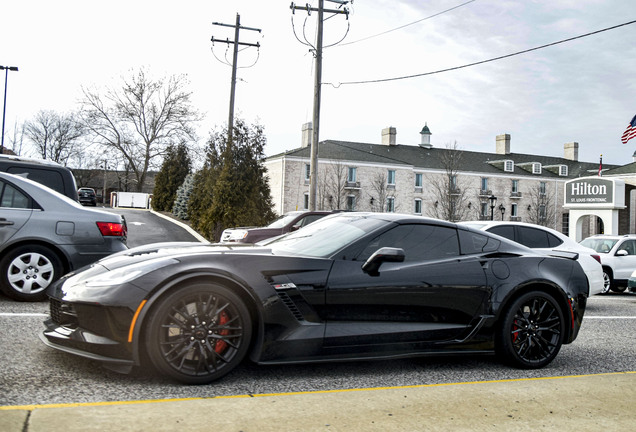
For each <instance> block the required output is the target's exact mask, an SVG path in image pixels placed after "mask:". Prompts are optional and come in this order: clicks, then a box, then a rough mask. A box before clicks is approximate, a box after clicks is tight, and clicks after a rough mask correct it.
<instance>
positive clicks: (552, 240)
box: [546, 233, 563, 247]
mask: <svg viewBox="0 0 636 432" xmlns="http://www.w3.org/2000/svg"><path fill="white" fill-rule="evenodd" d="M546 234H547V235H548V243H549V244H550V247H557V246H560V245H561V244H563V240H561V239H560V238H558V237H557V236H555V235H554V234H552V233H546Z"/></svg>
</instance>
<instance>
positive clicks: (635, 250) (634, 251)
mask: <svg viewBox="0 0 636 432" xmlns="http://www.w3.org/2000/svg"><path fill="white" fill-rule="evenodd" d="M618 249H619V250H625V251H627V255H636V241H634V240H625V241H624V242H623V243H621V244H620V245H619V246H618Z"/></svg>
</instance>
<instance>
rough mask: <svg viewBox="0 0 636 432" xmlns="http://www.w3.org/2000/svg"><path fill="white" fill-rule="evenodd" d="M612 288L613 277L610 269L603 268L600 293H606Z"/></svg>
mask: <svg viewBox="0 0 636 432" xmlns="http://www.w3.org/2000/svg"><path fill="white" fill-rule="evenodd" d="M613 289H614V278H613V274H612V271H611V270H609V269H606V268H604V269H603V291H601V294H607V293H608V292H610V290H613Z"/></svg>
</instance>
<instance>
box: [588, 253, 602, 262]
mask: <svg viewBox="0 0 636 432" xmlns="http://www.w3.org/2000/svg"><path fill="white" fill-rule="evenodd" d="M590 256H591V257H592V258H594V259H595V260H596V261H598V262H599V264H603V263H602V262H601V256H600V255H594V254H590Z"/></svg>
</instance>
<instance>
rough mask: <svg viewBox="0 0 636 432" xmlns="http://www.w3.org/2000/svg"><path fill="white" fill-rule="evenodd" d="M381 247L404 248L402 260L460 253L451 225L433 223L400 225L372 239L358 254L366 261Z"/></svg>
mask: <svg viewBox="0 0 636 432" xmlns="http://www.w3.org/2000/svg"><path fill="white" fill-rule="evenodd" d="M382 247H395V248H402V249H404V254H405V255H406V258H405V261H410V262H412V261H424V260H432V259H442V258H447V257H453V256H458V255H459V240H458V238H457V230H456V229H454V228H447V227H441V226H436V225H425V224H413V225H399V226H397V227H395V228H393V229H391V230H389V231H386V232H384V233H382V234H380V235H379V236H377V237H376V238H375V239H373V240H372V241H371V242H370V243H369V244H368V245H367V246H366V247H365V248H364V250H363V251H362V253H361V254H360V255H359V256H358V257H357V260H358V261H365V260H367V259H368V258H369V257H370V256H371V255H372V254H373V253H374V252H375V251H377V250H378V249H380V248H382Z"/></svg>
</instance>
